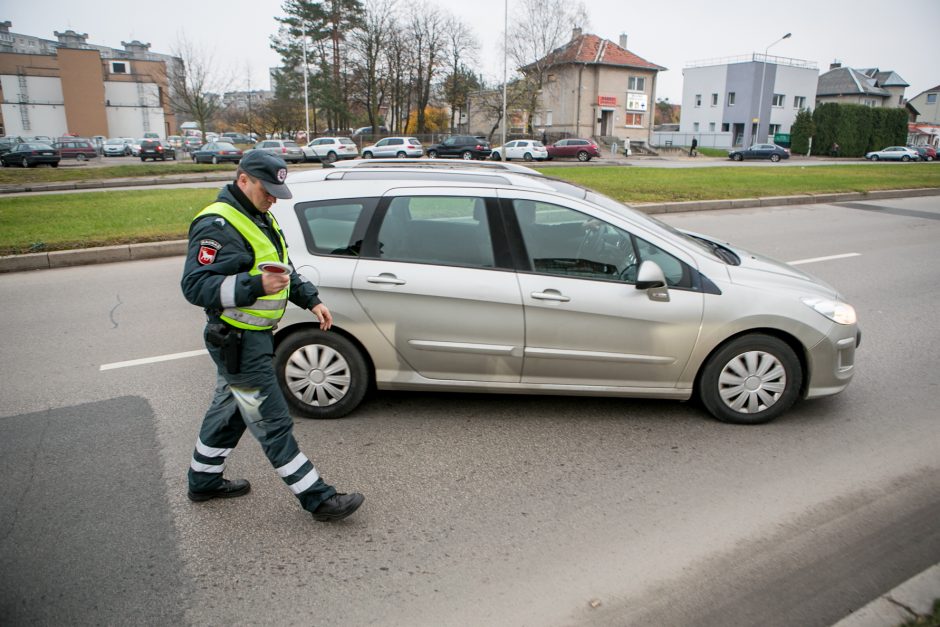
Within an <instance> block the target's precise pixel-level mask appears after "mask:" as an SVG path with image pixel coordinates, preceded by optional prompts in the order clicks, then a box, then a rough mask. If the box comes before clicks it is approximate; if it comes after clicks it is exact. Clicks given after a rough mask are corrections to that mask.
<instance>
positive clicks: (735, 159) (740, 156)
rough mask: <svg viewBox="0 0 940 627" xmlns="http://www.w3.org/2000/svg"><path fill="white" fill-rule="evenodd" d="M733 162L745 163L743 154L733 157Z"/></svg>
mask: <svg viewBox="0 0 940 627" xmlns="http://www.w3.org/2000/svg"><path fill="white" fill-rule="evenodd" d="M731 160H732V161H744V155H741V154H737V155H731Z"/></svg>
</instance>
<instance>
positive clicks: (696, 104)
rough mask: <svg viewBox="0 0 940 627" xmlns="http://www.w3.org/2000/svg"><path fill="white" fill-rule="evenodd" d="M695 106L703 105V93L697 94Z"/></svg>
mask: <svg viewBox="0 0 940 627" xmlns="http://www.w3.org/2000/svg"><path fill="white" fill-rule="evenodd" d="M695 106H696V107H701V106H702V94H695Z"/></svg>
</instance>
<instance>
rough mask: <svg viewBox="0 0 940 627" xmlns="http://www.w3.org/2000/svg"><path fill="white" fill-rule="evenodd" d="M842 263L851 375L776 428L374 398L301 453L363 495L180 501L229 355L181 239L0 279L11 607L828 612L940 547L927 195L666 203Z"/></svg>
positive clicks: (478, 399) (120, 619) (246, 464)
mask: <svg viewBox="0 0 940 627" xmlns="http://www.w3.org/2000/svg"><path fill="white" fill-rule="evenodd" d="M665 219H666V220H667V221H669V222H670V223H672V224H675V225H676V226H679V227H682V228H688V229H692V230H696V231H700V232H705V233H711V234H714V235H719V236H721V237H723V238H726V239H728V240H731V241H734V242H736V243H739V244H742V245H745V246H747V247H750V248H752V249H754V250H756V251H759V252H762V253H766V254H769V255H771V256H774V257H777V258H779V259H783V260H786V261H796V262H800V266H801V267H802V268H803V269H804V270H807V271H809V272H811V273H814V274H816V275H817V276H820V277H822V278H823V279H825V280H827V281H829V282H830V283H832V284H834V285H836V286H837V287H838V288H839V289H840V290H841V291H842V292H843V294H844V295H845V297H846V298H847V299H848V300H849V301H850V302H852V303H853V304H854V305H855V306H856V308H857V309H858V312H859V317H860V321H861V325H862V329H863V338H862V344H861V348H860V350H859V352H858V354H857V363H858V373H857V375H856V378H855V381H854V382H853V383H852V385H851V386H850V387H849V388H848V390H847V391H846V392H845V393H843V394H841V395H839V396H837V397H833V398H829V399H823V400H818V401H812V402H804V403H801V404H798V405H797V406H796V407H795V408H794V409H793V410H792V411H791V412H790V413H789V414H787V415H786V416H784V417H783V418H781V419H779V420H778V421H776V422H774V423H771V424H769V425H764V426H759V427H740V426H731V425H725V424H721V423H718V422H715V421H713V420H711V419H709V418H708V417H707V416H706V414H705V413H704V412H703V411H702V410H701V409H699V408H698V407H696V406H695V405H694V404H684V403H676V402H667V401H634V400H622V399H592V398H569V397H530V396H519V397H512V396H510V397H503V396H490V395H445V394H417V393H379V394H376V395H375V396H374V397H372V398H370V399H369V400H368V401H367V402H366V403H365V404H364V405H363V407H362V408H361V409H360V410H358V411H357V412H356V413H354V414H353V415H351V416H349V417H347V418H344V419H341V420H337V421H321V422H314V421H305V420H300V421H299V422H298V423H297V427H296V434H297V437H298V439H299V440H300V442H301V446H302V448H303V449H304V450H305V452H306V453H307V454H308V455H309V456H310V457H311V458H312V459H313V460H314V462H315V463H316V465H317V467H318V469H319V470H320V472H321V473H322V474H323V475H324V477H325V478H326V479H327V480H328V481H330V482H332V483H335V484H336V485H337V486H338V487H339V488H340V489H342V490H359V491H362V492H363V493H365V494H366V502H365V505H364V506H363V508H362V509H361V510H360V511H359V512H358V513H357V514H356V515H355V516H353V517H352V518H350V519H348V520H346V521H343V522H342V523H338V524H334V525H323V524H317V523H314V522H313V521H312V520H311V519H310V517H309V515H307V514H305V513H304V512H303V511H301V510H300V509H299V507H298V506H297V505H296V504H295V501H294V499H293V497H292V496H291V495H290V493H289V492H288V491H287V490H286V489H285V488H284V486H283V484H282V483H281V481H280V479H279V478H278V477H277V475H276V474H275V473H274V472H273V471H272V470H271V469H270V467H269V466H268V464H267V462H266V460H265V459H264V457H263V455H262V454H261V451H260V449H259V447H258V446H257V444H256V443H254V442H253V441H251V440H250V439H249V438H248V437H247V436H246V439H245V440H243V442H242V444H241V446H239V448H238V449H236V451H235V452H234V453H233V454H232V456H231V457H230V458H229V464H228V471H227V472H228V474H229V476H233V477H236V476H237V477H246V478H248V479H250V480H251V481H252V485H253V490H252V492H251V494H250V495H249V496H247V497H244V498H240V499H235V500H232V501H213V502H209V503H203V504H193V503H190V502H189V501H188V500H187V499H186V497H185V489H186V480H185V471H186V468H187V465H188V461H189V457H190V454H191V451H192V446H193V442H194V440H195V436H196V431H197V428H198V425H199V422H200V420H201V417H202V414H203V412H204V410H205V408H206V406H207V404H208V403H209V401H210V397H211V394H212V387H213V384H214V375H213V373H212V369H211V367H210V362H209V359H208V357H206V356H205V355H199V354H197V355H195V356H191V357H184V358H178V359H174V360H169V361H160V362H156V363H148V364H146V365H138V366H126V367H115V368H112V369H107V370H102V369H101V367H102V366H103V365H108V364H116V363H119V362H124V361H126V360H134V359H143V358H150V357H155V356H160V355H178V354H180V353H185V352H187V351H194V350H198V349H200V348H201V341H200V331H201V321H202V315H201V312H200V311H198V310H196V309H195V308H194V307H192V306H189V305H188V304H186V303H185V301H184V300H183V299H182V296H181V295H180V292H179V287H178V281H179V273H180V270H181V265H182V260H181V258H166V259H159V260H152V261H139V262H131V263H121V264H109V265H99V266H88V267H78V268H66V269H59V270H44V271H37V272H26V273H15V274H6V275H0V315H2V319H3V320H4V322H5V324H4V325H3V331H2V334H3V341H2V346H3V357H4V359H3V360H2V361H0V380H2V381H3V387H2V389H3V392H2V394H0V471H2V472H0V477H2V478H0V499H2V500H0V502H2V503H3V506H2V507H0V622H3V623H5V624H36V623H43V624H46V623H69V624H119V623H120V624H126V623H128V622H131V623H137V624H190V625H196V624H226V623H230V624H246V625H250V624H305V625H331V626H333V625H435V626H438V625H488V626H489V625H492V626H498V625H513V626H515V625H539V626H542V625H589V624H590V625H648V624H657V625H723V626H734V625H755V624H760V625H799V626H809V627H812V626H815V625H819V626H823V625H830V624H832V623H834V622H836V621H837V620H838V619H840V618H842V617H843V616H845V615H847V614H849V613H850V612H851V611H852V610H854V609H856V608H858V607H861V606H863V605H864V604H865V603H867V602H868V601H870V600H871V599H873V598H875V597H876V596H878V595H879V594H881V593H883V592H885V591H886V590H889V589H890V588H892V587H894V586H895V585H897V584H898V583H900V582H902V581H904V580H906V579H908V578H909V577H911V576H912V575H914V574H916V573H918V572H920V571H922V570H923V569H924V568H926V567H928V566H930V565H932V564H935V563H937V562H940V526H938V525H937V522H936V521H937V520H940V472H938V471H940V455H938V453H937V451H938V450H940V420H938V418H937V414H938V412H937V407H938V404H937V401H936V398H937V396H936V394H938V392H940V374H938V369H937V367H936V366H937V358H936V355H937V354H938V350H940V331H938V327H937V325H936V323H935V317H936V313H935V312H936V309H937V303H938V302H940V280H938V267H940V263H938V262H940V246H937V241H938V238H940V199H938V198H937V197H928V198H912V199H905V200H891V201H880V202H878V203H875V202H864V203H848V204H846V205H811V206H789V207H782V208H763V209H747V210H744V209H742V210H729V211H716V212H707V213H706V212H702V213H694V214H692V213H690V214H669V215H667V216H665Z"/></svg>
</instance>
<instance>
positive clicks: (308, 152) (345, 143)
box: [303, 137, 359, 163]
mask: <svg viewBox="0 0 940 627" xmlns="http://www.w3.org/2000/svg"><path fill="white" fill-rule="evenodd" d="M303 151H304V161H326V162H327V163H333V162H334V161H338V160H340V159H355V158H356V157H358V156H359V147H358V146H357V145H356V142H354V141H353V140H351V139H349V138H348V137H317V138H316V139H312V140H310V142H309V143H308V144H307V145H306V146H303Z"/></svg>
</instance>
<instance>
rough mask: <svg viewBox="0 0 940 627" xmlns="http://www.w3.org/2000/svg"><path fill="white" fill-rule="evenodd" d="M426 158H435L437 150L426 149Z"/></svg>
mask: <svg viewBox="0 0 940 627" xmlns="http://www.w3.org/2000/svg"><path fill="white" fill-rule="evenodd" d="M428 159H437V151H436V150H429V151H428Z"/></svg>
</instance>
